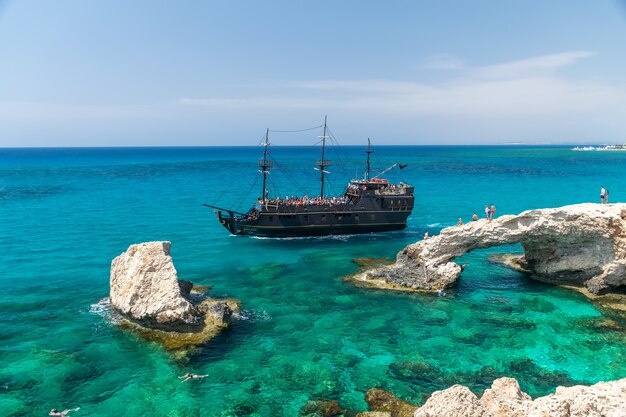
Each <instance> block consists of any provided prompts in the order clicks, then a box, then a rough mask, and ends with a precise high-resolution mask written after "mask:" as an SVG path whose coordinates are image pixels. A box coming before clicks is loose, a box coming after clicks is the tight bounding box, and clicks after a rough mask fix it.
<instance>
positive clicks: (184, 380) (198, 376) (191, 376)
mask: <svg viewBox="0 0 626 417" xmlns="http://www.w3.org/2000/svg"><path fill="white" fill-rule="evenodd" d="M207 376H208V375H195V374H190V373H186V374H185V375H183V376H179V377H178V379H182V381H180V382H187V381H189V380H190V379H198V378H206V377H207Z"/></svg>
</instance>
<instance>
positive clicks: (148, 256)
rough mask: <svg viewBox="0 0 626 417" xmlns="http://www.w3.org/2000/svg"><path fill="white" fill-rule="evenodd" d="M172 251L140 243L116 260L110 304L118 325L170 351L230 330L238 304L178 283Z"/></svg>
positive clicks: (158, 244) (166, 245) (162, 245)
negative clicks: (119, 317)
mask: <svg viewBox="0 0 626 417" xmlns="http://www.w3.org/2000/svg"><path fill="white" fill-rule="evenodd" d="M170 248H171V243H170V242H147V243H140V244H136V245H131V246H130V247H129V248H128V250H127V251H126V252H124V253H123V254H121V255H120V256H118V257H117V258H115V259H114V260H113V262H112V263H111V277H110V285H111V293H110V300H111V306H112V307H113V308H114V309H115V311H117V312H118V313H120V314H121V315H122V320H120V327H122V328H124V329H130V330H133V331H135V332H136V333H137V334H139V335H140V336H141V337H143V338H145V339H148V340H154V341H158V342H160V343H162V344H163V345H164V346H165V347H166V348H168V349H175V350H177V349H187V348H189V347H192V346H196V345H200V344H203V343H205V342H207V341H208V340H210V339H211V338H213V337H215V336H216V335H217V334H218V333H219V331H220V330H221V329H223V328H225V327H228V325H229V324H230V319H231V316H232V315H233V313H234V312H238V311H239V310H240V308H241V304H240V302H239V301H238V300H235V299H225V300H218V299H211V298H205V297H202V296H200V295H199V294H200V293H202V292H204V291H206V289H207V288H206V287H204V288H200V291H197V290H194V289H195V287H194V285H193V283H192V282H190V281H183V280H179V279H178V274H177V272H176V268H175V267H174V263H173V262H172V257H171V256H170ZM192 293H193V294H194V297H193V299H192V298H190V297H191V294H192Z"/></svg>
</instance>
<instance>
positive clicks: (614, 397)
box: [300, 377, 626, 417]
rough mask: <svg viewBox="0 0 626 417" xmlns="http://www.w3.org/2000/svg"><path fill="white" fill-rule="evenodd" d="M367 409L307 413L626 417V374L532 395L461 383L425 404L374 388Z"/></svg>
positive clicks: (314, 408) (317, 416)
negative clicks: (479, 389) (474, 388)
mask: <svg viewBox="0 0 626 417" xmlns="http://www.w3.org/2000/svg"><path fill="white" fill-rule="evenodd" d="M365 400H366V402H367V404H368V407H369V409H370V411H364V412H356V411H349V410H344V409H342V408H341V406H340V404H339V403H337V402H336V401H329V400H314V401H309V402H308V403H307V404H306V405H305V406H304V407H302V409H301V410H300V415H301V416H305V417H333V416H334V417H339V416H343V417H622V416H624V415H626V378H624V379H620V380H617V381H612V382H599V383H597V384H594V385H589V386H587V385H575V386H572V387H561V386H559V387H557V388H556V391H555V393H553V394H550V395H546V396H543V397H539V398H536V399H534V400H533V399H532V398H531V397H530V395H528V394H526V393H525V392H523V391H522V390H521V389H520V386H519V383H518V382H517V381H516V380H515V379H513V378H507V377H504V378H498V379H496V380H494V381H493V383H492V384H491V387H490V388H488V389H486V390H485V391H484V393H483V394H482V396H481V397H480V398H479V397H478V396H477V395H476V394H474V393H473V392H472V391H470V389H469V388H467V387H466V386H464V385H453V386H451V387H450V388H447V389H444V390H440V391H435V392H433V393H432V395H431V396H430V397H429V398H428V399H427V400H426V401H425V402H424V404H423V405H421V406H418V405H413V404H409V403H407V402H406V401H403V400H402V399H400V398H397V397H396V396H394V395H393V394H391V393H389V392H387V391H385V390H382V389H379V388H372V389H370V390H369V391H367V393H366V394H365Z"/></svg>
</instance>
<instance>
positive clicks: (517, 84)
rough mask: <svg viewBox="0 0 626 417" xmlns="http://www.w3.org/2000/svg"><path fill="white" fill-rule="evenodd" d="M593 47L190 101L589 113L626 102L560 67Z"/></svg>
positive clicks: (623, 92)
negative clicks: (437, 74) (434, 76)
mask: <svg viewBox="0 0 626 417" xmlns="http://www.w3.org/2000/svg"><path fill="white" fill-rule="evenodd" d="M590 56H593V53H592V52H585V51H574V52H565V53H560V54H553V55H543V56H538V57H533V58H528V59H523V60H518V61H513V62H509V63H503V64H497V65H490V66H485V67H480V68H473V69H468V70H465V71H463V73H462V74H460V75H459V76H457V77H454V78H450V79H449V80H448V81H446V82H442V83H432V84H426V83H419V82H406V81H393V80H317V81H302V82H294V83H291V84H289V86H288V89H287V91H285V92H284V93H283V94H284V95H283V96H275V97H263V96H257V97H251V98H206V99H201V98H200V99H198V98H185V99H181V100H180V101H179V102H180V103H182V104H188V105H202V106H209V107H230V108H236V107H245V108H254V107H263V108H268V107H269V108H285V109H288V108H318V109H320V110H326V109H338V108H339V109H353V110H362V111H367V110H371V111H376V112H386V113H395V114H405V115H416V116H419V115H425V116H432V115H437V116H455V115H456V116H458V115H462V116H463V115H467V116H483V117H493V116H496V115H497V116H507V115H508V116H515V117H517V116H520V115H546V114H551V115H562V116H571V115H581V114H586V113H592V112H594V111H602V109H606V110H608V109H614V108H616V106H620V107H623V106H624V105H626V88H625V87H624V86H614V85H607V84H603V83H601V82H598V81H589V80H576V81H571V80H568V79H566V78H564V77H560V76H559V75H558V69H560V68H563V67H565V66H567V65H572V64H574V63H575V62H576V61H578V60H579V59H583V58H587V57H590Z"/></svg>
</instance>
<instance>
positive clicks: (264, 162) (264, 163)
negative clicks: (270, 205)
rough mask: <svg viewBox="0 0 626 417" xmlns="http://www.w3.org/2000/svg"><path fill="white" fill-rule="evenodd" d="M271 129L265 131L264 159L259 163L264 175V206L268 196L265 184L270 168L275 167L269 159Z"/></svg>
mask: <svg viewBox="0 0 626 417" xmlns="http://www.w3.org/2000/svg"><path fill="white" fill-rule="evenodd" d="M269 133H270V129H269V127H268V128H267V130H266V131H265V141H264V142H263V159H261V160H260V161H259V167H261V173H262V174H263V190H261V195H262V196H263V197H262V199H263V204H265V199H266V196H267V193H266V189H265V184H266V182H267V174H269V171H268V170H267V169H268V168H271V167H272V166H273V163H272V161H271V160H270V159H267V148H268V147H269V146H270V142H269Z"/></svg>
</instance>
